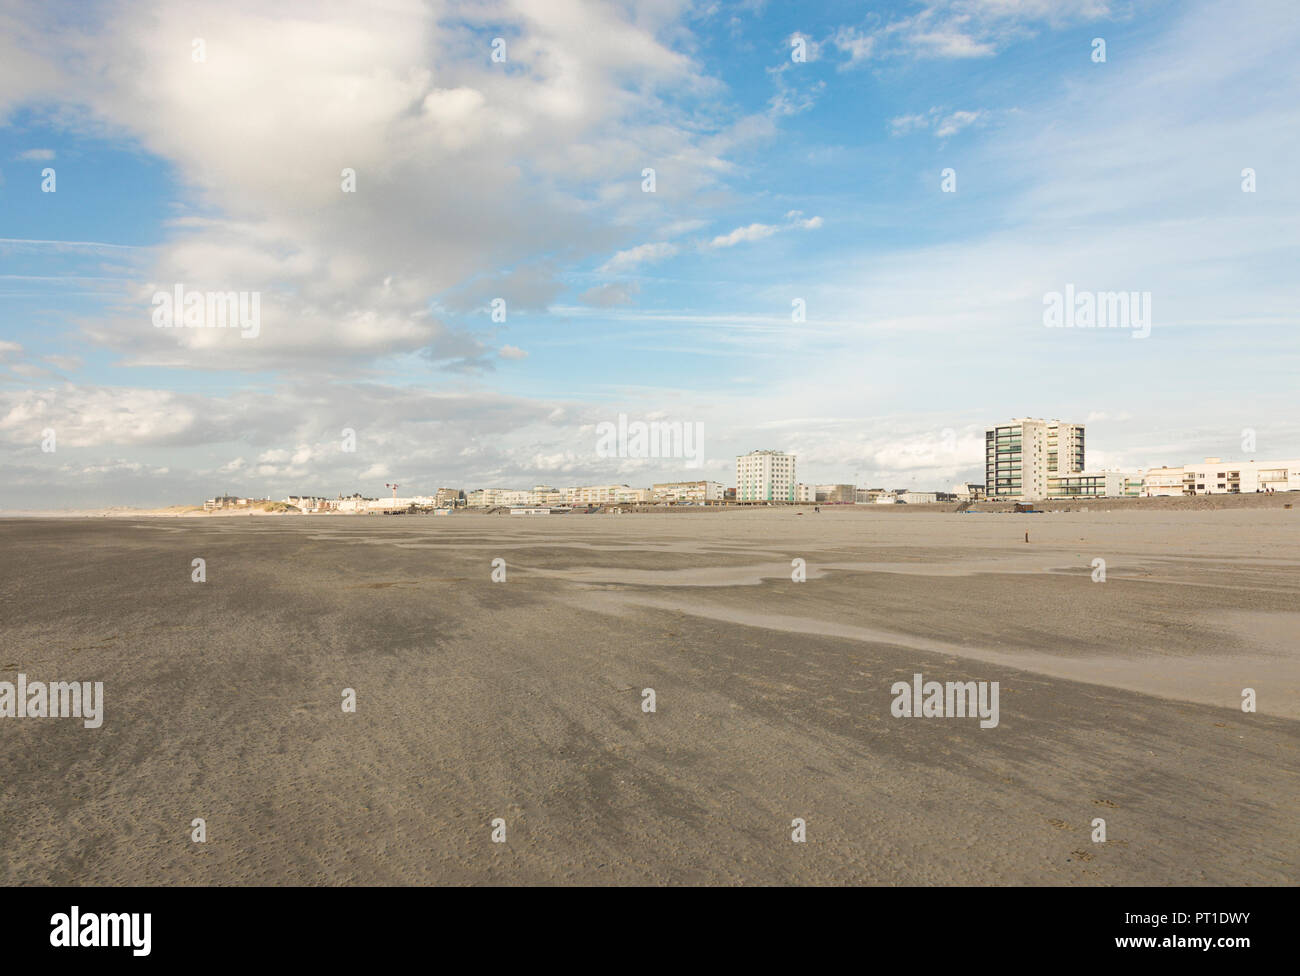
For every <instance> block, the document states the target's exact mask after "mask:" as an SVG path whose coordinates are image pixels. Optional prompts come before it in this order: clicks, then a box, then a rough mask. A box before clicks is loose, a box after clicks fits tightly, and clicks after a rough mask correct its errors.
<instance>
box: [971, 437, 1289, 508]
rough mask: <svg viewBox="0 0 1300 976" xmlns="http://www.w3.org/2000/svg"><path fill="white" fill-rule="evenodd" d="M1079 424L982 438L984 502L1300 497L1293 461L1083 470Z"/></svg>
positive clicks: (1207, 462)
mask: <svg viewBox="0 0 1300 976" xmlns="http://www.w3.org/2000/svg"><path fill="white" fill-rule="evenodd" d="M1084 457H1085V453H1084V431H1083V425H1082V424H1068V423H1064V422H1062V421H1059V420H1050V421H1049V420H1036V419H1032V418H1028V417H1025V418H1019V419H1017V420H1013V421H1012V422H1011V423H1010V424H1007V425H1006V426H1002V427H993V428H990V429H989V430H987V431H985V433H984V476H985V484H984V493H985V494H986V496H987V497H988V498H989V499H990V500H997V499H1005V500H1016V501H1037V500H1041V499H1045V498H1123V497H1133V498H1136V497H1144V498H1156V497H1160V496H1168V495H1230V494H1254V493H1256V492H1267V491H1300V460H1289V461H1224V460H1222V459H1220V458H1205V459H1204V460H1203V461H1202V462H1201V463H1199V464H1186V465H1182V466H1180V467H1176V468H1170V467H1161V468H1149V469H1147V470H1146V471H1143V470H1141V469H1138V470H1132V471H1088V470H1087V469H1086V468H1085V465H1084Z"/></svg>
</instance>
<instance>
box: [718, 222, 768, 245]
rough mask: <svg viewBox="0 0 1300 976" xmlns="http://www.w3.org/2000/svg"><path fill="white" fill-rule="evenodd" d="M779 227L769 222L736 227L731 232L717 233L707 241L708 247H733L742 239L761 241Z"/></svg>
mask: <svg viewBox="0 0 1300 976" xmlns="http://www.w3.org/2000/svg"><path fill="white" fill-rule="evenodd" d="M779 229H780V228H778V227H773V226H772V225H771V224H749V225H748V226H746V227H737V228H736V229H735V230H733V231H732V232H731V233H729V234H719V235H718V236H717V237H715V238H714V239H713V240H711V241H709V247H715V248H716V247H733V246H734V245H736V244H739V243H741V242H742V241H745V242H750V241H761V240H762V239H763V238H765V237H771V236H772V235H773V234H775V233H776V232H777V231H778V230H779Z"/></svg>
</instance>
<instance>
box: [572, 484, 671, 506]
mask: <svg viewBox="0 0 1300 976" xmlns="http://www.w3.org/2000/svg"><path fill="white" fill-rule="evenodd" d="M564 497H565V500H566V501H567V502H568V503H569V504H570V505H639V504H644V503H646V502H649V501H650V500H651V491H650V489H649V488H631V487H629V486H627V485H584V486H582V487H580V488H569V489H568V490H566V491H565V493H564Z"/></svg>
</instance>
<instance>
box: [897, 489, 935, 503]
mask: <svg viewBox="0 0 1300 976" xmlns="http://www.w3.org/2000/svg"><path fill="white" fill-rule="evenodd" d="M898 500H899V501H901V502H902V503H903V504H905V505H933V504H934V503H935V502H937V501H938V500H939V493H938V492H934V491H905V492H903V493H902V494H900V495H899V496H898Z"/></svg>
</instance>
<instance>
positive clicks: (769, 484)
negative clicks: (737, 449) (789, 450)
mask: <svg viewBox="0 0 1300 976" xmlns="http://www.w3.org/2000/svg"><path fill="white" fill-rule="evenodd" d="M794 495H795V476H794V455H793V454H785V453H783V452H781V451H750V452H749V453H748V454H742V455H740V457H738V458H736V501H738V502H792V501H794V500H795V497H794Z"/></svg>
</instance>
